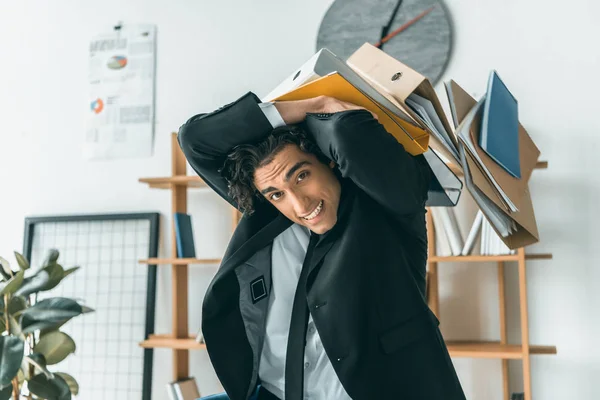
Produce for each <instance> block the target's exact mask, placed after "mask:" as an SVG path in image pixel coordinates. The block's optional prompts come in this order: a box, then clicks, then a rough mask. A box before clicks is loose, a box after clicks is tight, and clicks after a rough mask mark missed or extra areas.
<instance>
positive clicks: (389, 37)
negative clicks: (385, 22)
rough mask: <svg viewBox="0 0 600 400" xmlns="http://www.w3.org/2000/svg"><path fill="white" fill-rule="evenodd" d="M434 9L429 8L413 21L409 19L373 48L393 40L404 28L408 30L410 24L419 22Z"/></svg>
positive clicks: (432, 7)
mask: <svg viewBox="0 0 600 400" xmlns="http://www.w3.org/2000/svg"><path fill="white" fill-rule="evenodd" d="M434 8H435V6H431V7H429V8H428V9H427V10H425V11H423V12H422V13H421V14H419V15H417V16H416V17H414V18H413V19H411V20H410V21H408V22H407V23H405V24H404V25H402V26H401V27H400V28H398V29H396V30H395V31H394V32H392V33H390V34H389V35H387V36H386V37H384V38H383V39H381V40H380V41H379V42H377V44H375V47H379V48H381V45H382V44H384V43H385V42H387V41H388V40H390V39H391V38H393V37H394V36H396V35H397V34H399V33H400V32H402V31H404V30H406V28H408V27H409V26H411V25H412V24H414V23H415V22H417V21H418V20H420V19H421V18H423V17H424V16H426V15H427V14H429V13H430V12H431V11H433V9H434Z"/></svg>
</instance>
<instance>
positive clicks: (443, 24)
mask: <svg viewBox="0 0 600 400" xmlns="http://www.w3.org/2000/svg"><path fill="white" fill-rule="evenodd" d="M398 3H400V5H399V7H398V8H397V11H396V13H395V15H393V13H394V11H395V9H396V6H397V5H398ZM392 16H393V20H392V22H391V24H390V25H389V29H388V31H387V33H388V34H392V33H393V32H394V31H395V30H397V29H398V28H400V27H402V26H403V25H408V23H410V21H411V20H413V19H415V18H417V20H416V21H414V22H413V23H412V24H410V26H408V27H406V28H405V29H404V30H402V31H401V32H400V33H398V34H396V35H395V36H394V37H392V38H390V39H389V40H388V41H387V42H385V43H383V44H382V46H381V49H382V50H383V51H385V52H386V53H388V54H389V55H391V56H392V57H394V58H395V59H397V60H399V61H400V62H402V63H404V64H406V65H408V66H409V67H410V68H412V69H414V70H415V71H417V72H419V73H420V74H422V75H424V76H426V77H427V78H429V79H430V80H431V82H432V83H433V84H435V83H436V82H437V81H438V80H439V79H440V77H441V75H442V73H443V72H444V69H445V68H446V65H447V64H448V61H449V59H450V52H451V48H452V25H451V23H450V16H449V14H448V11H447V10H446V8H445V7H444V5H443V3H441V2H440V1H436V0H401V1H400V2H399V1H398V0H336V1H335V2H334V3H333V4H332V5H331V7H330V8H329V10H328V11H327V13H326V14H325V16H324V17H323V20H322V21H321V26H320V28H319V35H318V37H317V51H318V50H320V49H321V48H323V47H326V48H328V49H329V50H331V51H332V52H333V53H334V54H336V55H337V56H338V57H340V58H341V59H343V60H347V59H348V58H349V57H350V56H351V55H352V53H354V52H355V51H356V50H358V48H359V47H361V46H362V45H363V44H364V43H365V42H369V43H371V44H373V45H376V44H377V43H378V42H379V41H380V40H381V38H382V28H383V27H384V26H386V25H388V24H389V22H390V19H391V18H392Z"/></svg>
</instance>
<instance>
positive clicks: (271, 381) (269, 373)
mask: <svg viewBox="0 0 600 400" xmlns="http://www.w3.org/2000/svg"><path fill="white" fill-rule="evenodd" d="M259 106H260V108H261V109H262V110H263V112H264V113H265V116H266V117H267V119H268V120H269V121H270V122H271V125H273V128H277V127H279V126H283V125H285V122H284V121H283V118H281V115H280V114H279V112H278V111H277V108H275V106H274V105H273V103H260V104H259ZM309 239H310V230H309V229H308V228H306V227H304V226H301V225H298V224H293V225H291V226H290V227H289V228H288V229H286V230H285V231H283V232H282V233H281V234H280V235H278V236H277V237H276V238H275V239H274V241H273V249H272V253H271V281H272V288H271V295H270V297H269V308H268V311H267V323H266V334H265V341H264V345H263V349H262V353H261V357H260V364H259V368H258V376H259V377H260V380H261V381H262V385H263V386H264V387H265V389H267V390H268V391H269V392H271V393H273V394H274V395H275V396H277V397H279V398H280V399H282V400H284V395H285V358H286V351H287V340H288V334H289V330H290V322H291V319H292V307H293V304H294V295H295V294H296V286H297V285H298V280H299V279H300V271H301V270H302V264H303V263H304V258H305V256H306V249H307V248H308V242H309ZM304 398H305V399H307V400H309V399H310V400H349V399H350V396H348V394H347V393H346V390H344V387H343V386H342V383H341V382H340V380H339V379H338V377H337V375H336V373H335V370H334V369H333V366H332V365H331V362H330V361H329V358H328V357H327V354H326V353H325V349H323V344H322V343H321V338H320V336H319V332H317V329H316V327H315V324H314V322H313V318H312V315H309V318H308V326H307V331H306V347H305V349H304Z"/></svg>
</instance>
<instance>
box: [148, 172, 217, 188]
mask: <svg viewBox="0 0 600 400" xmlns="http://www.w3.org/2000/svg"><path fill="white" fill-rule="evenodd" d="M138 181H139V182H141V183H147V184H148V185H150V187H151V188H156V189H170V188H171V187H173V186H187V187H207V185H206V183H205V182H204V181H203V180H202V178H200V177H199V176H193V175H174V176H167V177H159V178H140V179H138Z"/></svg>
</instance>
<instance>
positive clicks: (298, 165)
mask: <svg viewBox="0 0 600 400" xmlns="http://www.w3.org/2000/svg"><path fill="white" fill-rule="evenodd" d="M305 165H311V163H310V161H299V162H297V163H296V165H294V166H293V167H292V168H290V170H289V171H288V172H287V173H286V174H285V179H284V180H285V181H286V182H287V181H289V180H290V178H291V177H292V175H294V172H296V171H298V170H299V169H300V168H302V167H303V166H305Z"/></svg>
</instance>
